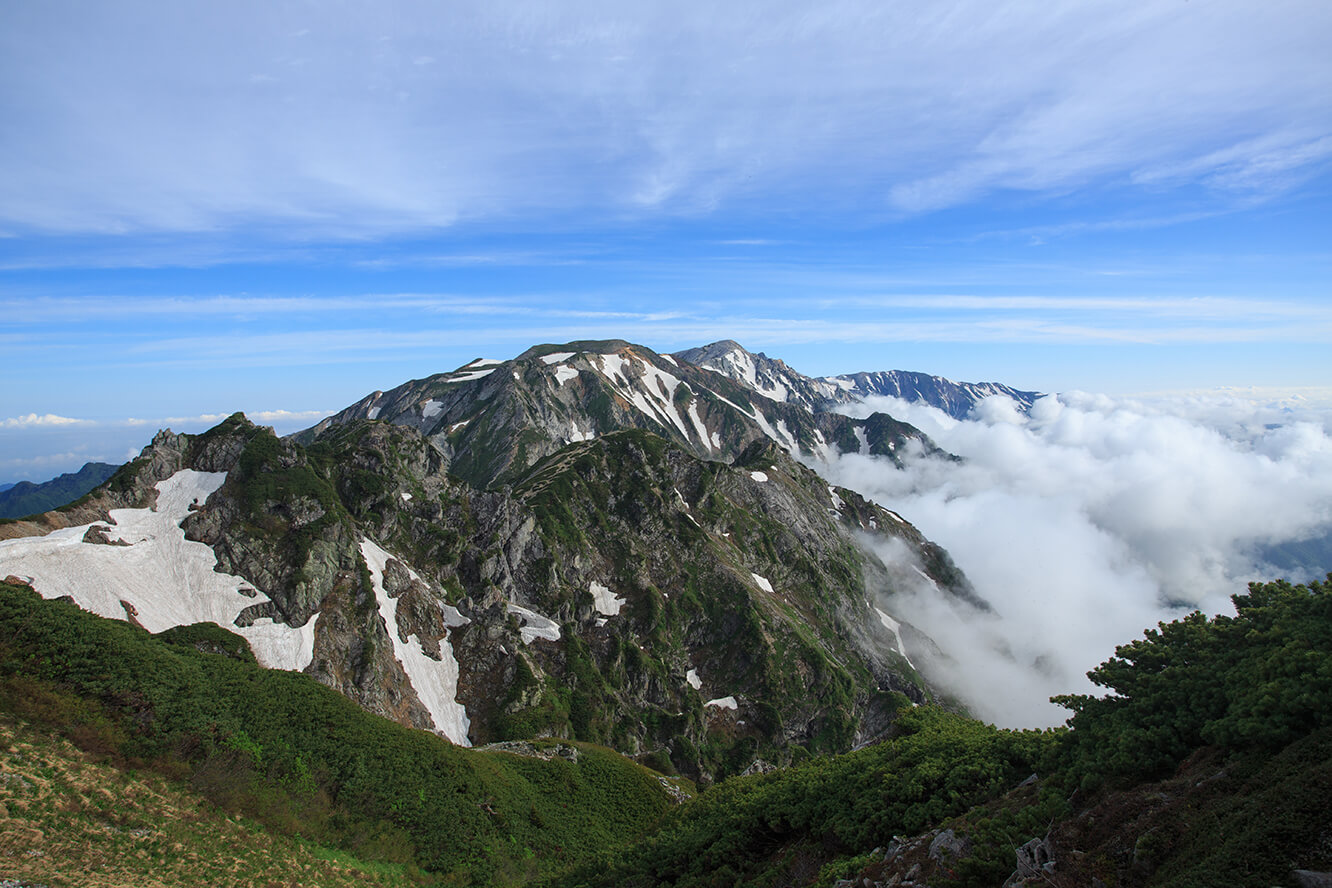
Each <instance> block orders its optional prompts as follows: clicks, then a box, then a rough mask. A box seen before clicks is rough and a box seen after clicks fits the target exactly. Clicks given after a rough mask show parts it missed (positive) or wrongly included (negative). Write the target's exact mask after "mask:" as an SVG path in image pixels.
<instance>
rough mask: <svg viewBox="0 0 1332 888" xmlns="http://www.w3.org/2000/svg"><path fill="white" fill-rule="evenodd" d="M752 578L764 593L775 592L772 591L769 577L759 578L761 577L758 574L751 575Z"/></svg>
mask: <svg viewBox="0 0 1332 888" xmlns="http://www.w3.org/2000/svg"><path fill="white" fill-rule="evenodd" d="M750 576H751V577H753V578H754V582H755V583H757V584H758V587H759V588H760V589H762V590H763V591H764V592H772V591H773V589H772V583H769V582H768V578H767V577H761V576H759V575H758V574H756V573H751V574H750Z"/></svg>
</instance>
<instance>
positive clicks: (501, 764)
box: [0, 584, 670, 884]
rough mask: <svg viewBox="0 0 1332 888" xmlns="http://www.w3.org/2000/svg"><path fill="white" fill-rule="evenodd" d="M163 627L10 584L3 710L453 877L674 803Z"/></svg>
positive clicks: (581, 848)
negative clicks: (432, 728) (349, 695)
mask: <svg viewBox="0 0 1332 888" xmlns="http://www.w3.org/2000/svg"><path fill="white" fill-rule="evenodd" d="M163 635H164V636H169V637H154V636H151V635H149V634H148V633H146V632H144V631H143V630H141V629H138V628H137V627H134V626H131V625H129V624H127V623H124V622H120V621H112V620H105V619H102V618H100V617H96V616H93V615H91V614H88V613H85V612H83V611H81V610H79V609H78V608H77V607H75V606H74V605H72V604H69V603H67V602H63V601H44V600H42V599H41V598H39V597H38V596H37V595H36V593H34V592H32V591H31V590H30V589H26V588H23V587H15V586H9V585H5V584H0V637H3V638H4V639H5V640H4V642H2V643H0V708H2V709H3V710H5V711H7V712H8V713H10V714H11V715H13V716H15V717H18V718H20V719H23V720H25V721H27V722H31V723H35V724H37V725H40V726H48V727H52V728H56V729H59V730H60V731H61V732H63V733H64V734H66V735H67V736H68V737H69V738H70V739H72V740H73V741H74V742H75V743H77V744H78V745H79V746H81V747H82V748H84V749H85V750H88V751H90V752H93V753H97V754H101V755H104V756H106V757H107V758H108V759H109V760H111V761H114V762H118V763H121V764H124V765H127V766H132V767H135V768H143V767H149V768H152V769H154V770H157V771H160V772H162V773H164V774H167V775H169V776H172V777H174V778H176V779H179V780H184V781H187V782H188V783H189V784H190V786H191V787H193V788H194V789H195V790H196V791H198V792H200V793H202V794H203V795H205V796H206V797H208V798H209V799H211V800H213V801H214V802H215V803H217V804H219V805H221V806H222V807H224V808H225V809H227V810H228V811H232V812H236V813H240V814H244V815H246V816H249V817H252V818H254V819H255V820H257V821H258V822H260V823H262V824H264V825H265V826H266V827H267V828H269V829H271V830H274V831H276V832H279V833H283V834H288V835H298V836H302V837H306V838H310V839H313V840H316V841H318V842H321V843H324V844H327V845H332V846H337V847H341V848H345V849H347V850H349V851H351V852H353V853H355V854H356V855H358V856H359V857H361V858H363V859H367V860H380V861H388V862H392V863H398V864H404V865H410V866H413V867H419V868H420V869H421V870H423V871H426V872H428V873H433V874H447V875H449V877H450V881H451V882H453V883H456V884H505V883H522V882H525V881H528V880H530V879H531V878H534V877H536V876H539V875H542V874H546V873H551V872H556V871H559V870H561V869H564V868H567V867H568V866H571V865H574V864H577V863H581V862H584V861H586V860H588V859H590V858H592V857H594V856H596V855H599V854H603V853H605V852H607V851H609V850H612V849H614V848H616V847H618V846H621V845H623V844H625V843H627V842H629V841H631V840H633V839H635V838H637V837H639V836H640V835H642V834H643V833H644V832H645V831H646V830H647V829H648V828H649V827H650V826H652V825H653V824H654V823H655V822H656V820H657V819H658V818H659V817H660V815H661V814H662V813H663V812H664V811H665V809H666V808H667V807H668V805H669V804H670V802H669V796H668V794H667V792H666V790H665V789H664V788H663V786H662V785H661V783H660V782H659V781H658V779H657V777H656V776H655V775H654V774H652V773H651V772H649V771H648V770H646V769H644V768H642V767H640V766H638V765H635V764H634V763H632V762H631V761H629V760H628V759H625V758H623V757H622V756H619V755H617V754H615V753H613V752H611V751H609V750H605V749H602V748H598V747H594V746H591V745H587V744H572V743H558V742H556V741H549V742H543V741H537V742H536V743H533V744H531V747H532V751H533V752H536V753H541V752H543V750H545V755H547V756H548V758H542V757H538V756H536V755H516V754H512V753H507V752H487V751H480V750H469V749H465V748H461V747H457V746H453V745H452V744H450V743H449V742H448V741H446V740H444V739H443V738H441V737H437V736H435V735H433V734H429V733H426V732H423V731H418V730H413V729H410V728H405V727H402V726H401V725H398V724H395V723H393V722H390V721H388V720H386V719H383V718H379V717H376V716H372V715H369V714H367V713H366V712H365V711H364V710H362V709H361V708H360V707H358V706H357V705H356V704H355V703H352V702H351V701H350V700H348V699H346V698H345V697H343V696H341V695H340V694H338V693H336V692H334V691H332V690H329V689H328V688H325V687H322V686H320V685H318V684H316V683H315V682H314V681H312V680H311V679H309V678H308V677H306V676H304V675H301V674H298V673H293V672H282V671H276V670H266V669H261V668H259V667H257V666H255V665H253V663H251V662H247V659H248V658H244V657H233V656H229V655H228V653H227V651H226V649H225V646H219V645H218V644H217V641H218V638H219V637H221V638H223V639H231V640H232V641H231V643H232V644H235V643H236V637H235V636H231V635H230V633H227V632H225V630H221V629H220V628H218V627H215V626H202V627H199V628H198V629H197V630H195V631H193V632H190V631H185V632H182V631H180V630H176V631H173V632H171V633H164V634H163ZM239 645H240V646H241V647H243V646H244V642H243V641H240V642H239ZM218 650H220V651H221V652H214V651H218Z"/></svg>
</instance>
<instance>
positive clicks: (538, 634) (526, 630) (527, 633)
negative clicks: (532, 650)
mask: <svg viewBox="0 0 1332 888" xmlns="http://www.w3.org/2000/svg"><path fill="white" fill-rule="evenodd" d="M509 613H511V614H517V615H518V619H519V620H520V621H521V622H522V625H521V626H520V627H519V628H518V634H519V635H521V636H522V639H523V644H531V643H532V642H534V641H536V640H537V639H538V638H544V639H546V641H559V640H560V624H559V623H556V622H555V621H554V620H552V619H551V618H550V617H543V616H542V615H541V614H539V613H537V612H536V611H534V610H529V609H528V608H525V607H521V606H519V605H516V604H513V603H510V604H509Z"/></svg>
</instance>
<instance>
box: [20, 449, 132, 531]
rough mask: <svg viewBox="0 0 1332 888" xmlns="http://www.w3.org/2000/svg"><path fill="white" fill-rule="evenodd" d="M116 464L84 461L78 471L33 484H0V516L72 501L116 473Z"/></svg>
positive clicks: (24, 482)
mask: <svg viewBox="0 0 1332 888" xmlns="http://www.w3.org/2000/svg"><path fill="white" fill-rule="evenodd" d="M117 468H119V466H113V465H111V464H110V463H101V462H90V463H84V465H83V468H81V469H79V470H78V471H77V472H69V473H67V474H64V475H61V476H60V477H58V478H52V479H51V480H50V481H44V482H42V483H40V484H34V483H33V482H31V481H20V482H18V483H17V484H0V518H20V517H22V516H24V515H36V514H38V513H40V512H46V511H48V510H50V509H55V508H59V507H60V506H63V505H65V504H66V503H70V502H73V501H74V500H76V499H78V498H79V497H81V496H83V495H84V494H85V493H88V492H89V491H91V490H92V489H93V488H94V487H96V486H97V485H99V484H101V483H102V482H104V481H106V479H108V478H110V477H111V476H112V475H114V474H115V472H116V469H117Z"/></svg>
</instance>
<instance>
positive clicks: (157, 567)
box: [0, 469, 317, 670]
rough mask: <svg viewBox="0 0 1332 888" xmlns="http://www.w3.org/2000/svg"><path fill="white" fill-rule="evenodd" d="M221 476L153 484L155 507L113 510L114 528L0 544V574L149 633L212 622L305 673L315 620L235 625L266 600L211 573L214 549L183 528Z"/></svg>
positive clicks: (180, 475)
mask: <svg viewBox="0 0 1332 888" xmlns="http://www.w3.org/2000/svg"><path fill="white" fill-rule="evenodd" d="M225 480H226V473H225V472H196V471H193V470H191V469H183V470H181V471H179V472H176V473H175V474H174V475H172V476H171V477H170V478H168V479H167V480H165V481H162V482H160V483H158V484H157V491H158V494H157V505H156V506H155V507H154V508H151V509H113V510H112V511H111V516H110V517H111V519H112V522H114V523H112V524H85V525H82V526H79V527H68V528H65V529H63V530H57V531H55V532H53V533H50V534H47V535H46V536H43V537H25V538H21V539H15V540H4V541H0V576H6V575H14V576H18V577H22V578H24V579H26V580H28V582H29V583H30V584H31V585H32V586H33V588H35V589H36V590H37V591H38V592H39V593H41V595H42V596H43V597H46V598H59V597H61V596H64V595H68V596H69V597H71V598H73V599H74V601H75V602H77V603H78V604H79V606H80V607H83V608H85V609H87V610H90V611H92V612H93V613H96V614H100V615H101V616H104V617H113V618H115V619H120V620H133V621H134V622H136V623H138V624H139V625H141V626H143V627H144V628H145V629H147V630H148V631H150V632H161V631H162V630H164V629H169V628H171V627H172V626H184V625H189V624H191V623H200V622H211V623H217V624H218V625H220V626H224V627H226V628H227V629H230V630H231V631H233V632H237V633H240V634H241V635H243V636H244V637H245V639H246V641H248V642H249V643H250V647H251V648H252V649H253V651H254V655H255V658H256V659H257V660H258V661H259V662H260V663H261V664H262V665H264V666H268V667H271V668H274V669H297V670H299V669H304V668H305V667H306V666H308V665H310V661H311V658H312V657H313V651H314V636H315V621H316V619H317V616H316V617H312V618H311V619H310V620H309V622H307V623H306V624H305V625H304V626H301V627H292V626H288V625H286V624H285V623H275V622H274V621H273V620H271V619H258V620H255V621H254V623H252V624H251V625H249V626H237V625H236V622H235V621H236V617H237V616H239V615H240V612H241V611H242V610H244V609H246V608H248V607H250V606H251V605H254V604H257V603H261V602H264V601H268V600H269V599H268V596H267V595H265V594H264V592H263V591H262V590H260V589H259V588H257V587H256V586H255V584H254V583H252V582H250V581H249V580H247V579H245V578H244V577H238V576H232V575H230V574H225V573H218V572H217V571H215V570H214V567H216V565H217V557H216V556H215V555H214V554H213V550H212V549H210V548H208V546H206V545H204V544H203V543H197V542H193V541H191V540H187V539H185V532H184V531H183V530H181V526H180V525H181V522H182V521H184V520H185V518H186V517H187V516H188V515H189V514H190V511H191V509H193V508H195V507H197V506H199V505H201V504H203V503H204V502H205V501H206V500H207V499H208V497H209V496H210V495H211V494H212V493H213V492H214V491H216V490H217V489H218V488H219V487H221V486H222V483H223V482H224V481H225ZM99 540H100V541H99Z"/></svg>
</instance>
